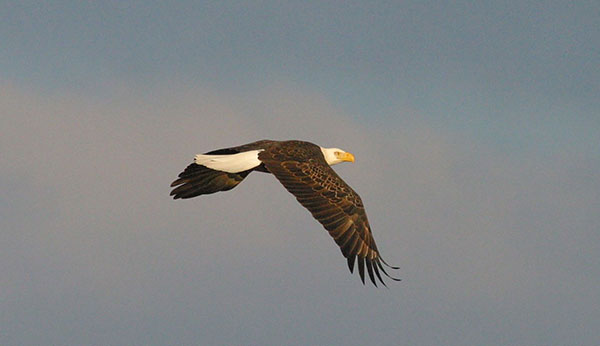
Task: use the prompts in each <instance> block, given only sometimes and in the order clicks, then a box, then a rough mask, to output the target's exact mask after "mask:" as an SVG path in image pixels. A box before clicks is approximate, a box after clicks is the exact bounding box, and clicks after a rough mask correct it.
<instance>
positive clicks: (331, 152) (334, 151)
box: [321, 148, 354, 166]
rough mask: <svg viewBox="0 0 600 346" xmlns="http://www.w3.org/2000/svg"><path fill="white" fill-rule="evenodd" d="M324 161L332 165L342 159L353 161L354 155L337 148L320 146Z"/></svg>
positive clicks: (342, 160) (340, 161)
mask: <svg viewBox="0 0 600 346" xmlns="http://www.w3.org/2000/svg"><path fill="white" fill-rule="evenodd" d="M321 151H322V152H323V156H325V161H327V163H328V164H329V165H330V166H332V165H335V164H338V163H342V162H344V161H349V162H354V155H352V154H350V153H349V152H346V151H343V150H342V149H339V148H321Z"/></svg>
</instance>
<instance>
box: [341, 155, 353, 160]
mask: <svg viewBox="0 0 600 346" xmlns="http://www.w3.org/2000/svg"><path fill="white" fill-rule="evenodd" d="M341 159H342V161H349V162H354V155H352V154H350V153H344V154H343V155H342V157H341Z"/></svg>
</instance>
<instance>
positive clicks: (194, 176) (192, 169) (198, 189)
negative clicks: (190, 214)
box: [170, 163, 252, 199]
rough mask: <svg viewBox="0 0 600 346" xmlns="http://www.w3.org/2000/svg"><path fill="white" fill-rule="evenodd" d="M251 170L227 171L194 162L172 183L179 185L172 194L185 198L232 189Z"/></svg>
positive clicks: (174, 196) (175, 197)
mask: <svg viewBox="0 0 600 346" xmlns="http://www.w3.org/2000/svg"><path fill="white" fill-rule="evenodd" d="M251 171H252V170H248V171H243V172H239V173H227V172H221V171H216V170H213V169H210V168H206V167H204V166H201V165H197V164H195V163H192V164H190V165H189V166H187V168H186V169H185V170H184V171H183V172H182V173H180V174H179V179H177V180H175V181H174V182H172V183H171V187H175V186H177V187H176V188H174V189H173V191H171V194H170V195H171V196H173V198H174V199H179V198H184V199H185V198H192V197H196V196H199V195H207V194H210V193H215V192H219V191H227V190H231V189H233V188H234V187H236V186H237V185H238V184H239V183H241V182H242V180H244V178H245V177H246V176H247V175H248V174H249V173H250V172H251Z"/></svg>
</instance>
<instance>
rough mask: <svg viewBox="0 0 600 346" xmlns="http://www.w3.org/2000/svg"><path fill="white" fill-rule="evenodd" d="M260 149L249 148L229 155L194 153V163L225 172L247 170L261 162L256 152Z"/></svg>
mask: <svg viewBox="0 0 600 346" xmlns="http://www.w3.org/2000/svg"><path fill="white" fill-rule="evenodd" d="M261 151H263V149H261V150H250V151H244V152H242V153H237V154H230V155H203V154H198V155H196V158H195V161H194V162H196V164H198V165H202V166H204V167H206V168H210V169H214V170H217V171H221V172H227V173H239V172H243V171H247V170H249V169H252V168H254V167H256V166H258V165H260V164H261V162H260V160H259V159H258V153H260V152H261Z"/></svg>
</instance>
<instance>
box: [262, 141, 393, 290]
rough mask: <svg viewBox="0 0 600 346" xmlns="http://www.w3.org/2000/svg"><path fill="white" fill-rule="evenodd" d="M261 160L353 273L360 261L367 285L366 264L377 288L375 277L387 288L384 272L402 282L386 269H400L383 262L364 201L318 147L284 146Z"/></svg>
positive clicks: (362, 276)
mask: <svg viewBox="0 0 600 346" xmlns="http://www.w3.org/2000/svg"><path fill="white" fill-rule="evenodd" d="M258 159H259V160H260V161H262V162H263V164H264V165H265V166H266V168H267V169H268V170H269V171H270V172H271V173H273V175H275V177H277V179H278V180H279V181H280V182H281V183H282V184H283V186H284V187H285V188H286V189H287V190H288V191H289V192H290V193H292V194H293V195H294V196H296V199H297V200H298V202H300V204H302V205H303V206H304V207H305V208H307V209H308V210H309V211H310V212H311V213H312V215H313V217H314V218H315V219H317V220H318V221H319V222H320V223H321V224H322V225H323V226H324V227H325V229H326V230H327V231H328V232H329V234H330V235H331V236H332V237H333V239H334V240H335V242H336V243H337V244H338V245H339V247H340V249H341V250H342V254H343V255H344V257H346V258H347V259H348V267H349V268H350V272H353V269H354V262H355V260H356V258H358V271H359V274H360V278H361V280H362V282H363V283H364V282H365V275H364V266H365V264H366V267H367V272H368V274H369V278H370V279H371V281H372V282H373V284H374V285H375V286H377V283H376V281H375V277H374V274H375V275H376V276H377V278H378V279H379V281H381V283H383V284H384V285H385V282H384V281H383V280H382V278H381V275H380V273H379V270H380V269H381V271H382V272H383V273H384V274H385V275H386V276H388V277H389V278H391V279H393V280H397V281H398V280H399V279H396V278H394V277H391V276H390V275H388V273H387V272H386V271H385V269H384V267H383V265H382V263H383V264H384V265H386V266H388V267H390V268H392V269H398V268H397V267H392V266H389V265H388V264H387V263H386V262H385V261H384V260H383V259H382V258H381V255H380V254H379V251H378V250H377V245H376V244H375V240H374V239H373V235H372V233H371V227H370V226H369V221H368V219H367V214H366V213H365V208H364V206H363V204H362V201H361V199H360V197H359V196H358V194H357V193H356V192H354V190H352V188H351V187H350V186H348V184H346V183H345V182H344V181H343V180H342V178H340V177H339V176H338V175H337V174H336V173H335V171H334V170H333V169H332V168H331V167H330V166H329V165H328V164H327V162H326V161H325V158H324V157H323V155H322V153H321V150H320V148H319V147H318V146H316V145H314V144H311V143H307V142H296V141H294V142H281V143H278V144H277V145H273V146H271V147H269V148H268V149H266V150H265V151H262V152H261V153H260V154H259V155H258Z"/></svg>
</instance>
